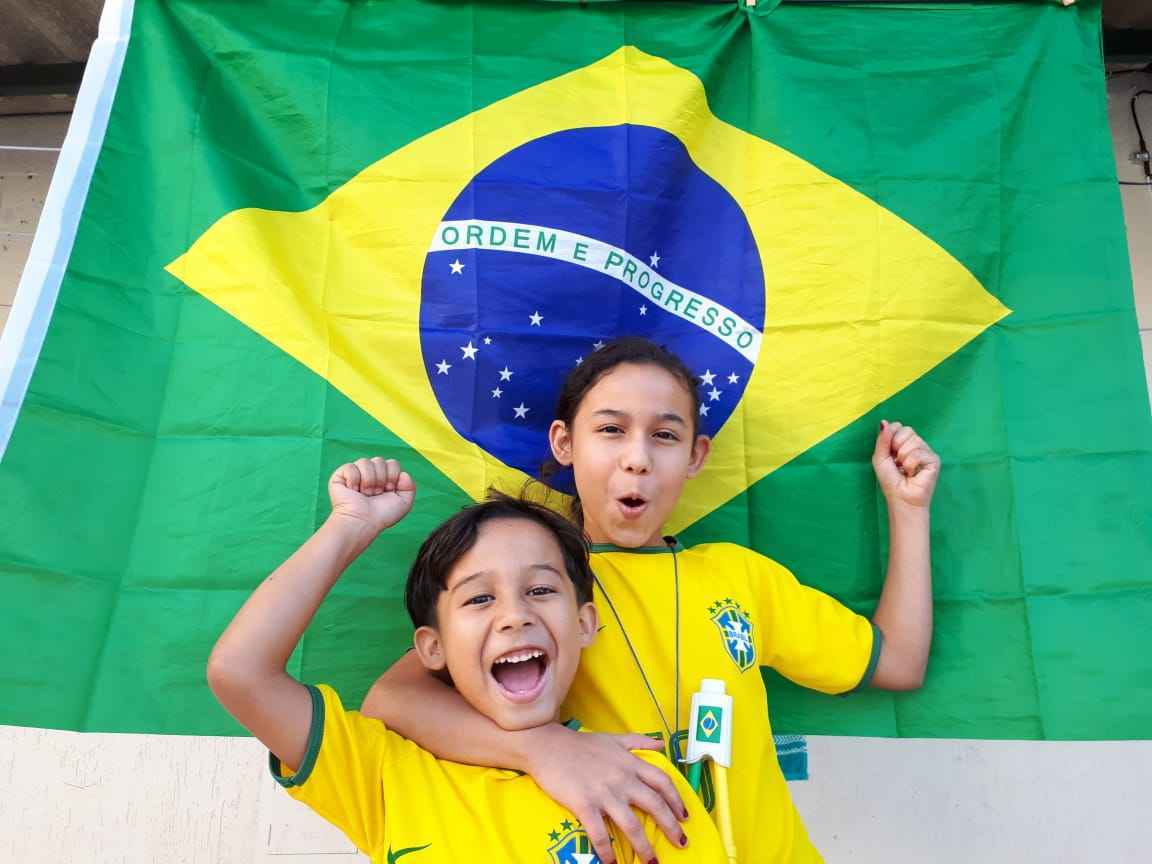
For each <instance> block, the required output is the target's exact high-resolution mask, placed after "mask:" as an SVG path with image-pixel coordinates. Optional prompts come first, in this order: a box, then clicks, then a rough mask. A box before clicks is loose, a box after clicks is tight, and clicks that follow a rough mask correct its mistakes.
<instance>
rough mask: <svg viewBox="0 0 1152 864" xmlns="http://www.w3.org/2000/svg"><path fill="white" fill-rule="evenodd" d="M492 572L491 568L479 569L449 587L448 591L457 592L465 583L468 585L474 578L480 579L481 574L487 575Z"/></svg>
mask: <svg viewBox="0 0 1152 864" xmlns="http://www.w3.org/2000/svg"><path fill="white" fill-rule="evenodd" d="M490 572H491V571H490V570H477V571H476V572H475V573H473V574H472V575H471V576H465V577H464V578H463V579H461V580H460V581H459V582H457V583H456V584H455V585H453V586H452V587H451V588H449V589H448V593H449V594H452V593H455V592H456V591H457V590H458V589H460V588H463V587H464V586H465V585H467V584H468V583H469V582H471V581H472V580H473V579H479V578H480V577H481V576H487V575H488V574H489V573H490Z"/></svg>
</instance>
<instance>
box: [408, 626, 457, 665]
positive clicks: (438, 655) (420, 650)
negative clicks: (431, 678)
mask: <svg viewBox="0 0 1152 864" xmlns="http://www.w3.org/2000/svg"><path fill="white" fill-rule="evenodd" d="M412 644H413V645H415V646H416V656H418V657H419V658H420V662H421V663H423V664H424V668H425V669H427V670H429V671H430V672H443V671H444V669H445V667H446V666H447V665H448V661H447V660H446V659H445V658H444V643H443V642H441V641H440V632H439V631H438V630H437V629H436V628H435V627H429V626H427V625H425V626H423V627H417V628H416V633H415V634H413V636H412Z"/></svg>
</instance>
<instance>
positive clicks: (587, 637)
mask: <svg viewBox="0 0 1152 864" xmlns="http://www.w3.org/2000/svg"><path fill="white" fill-rule="evenodd" d="M576 615H577V625H578V628H579V631H580V647H581V648H587V647H588V646H589V645H591V644H592V640H593V639H595V638H596V633H597V631H598V630H599V629H600V612H599V610H597V609H596V604H595V603H592V602H588V603H583V604H581V606H580V610H579V611H578V612H577V613H576Z"/></svg>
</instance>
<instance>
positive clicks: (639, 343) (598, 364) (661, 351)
mask: <svg viewBox="0 0 1152 864" xmlns="http://www.w3.org/2000/svg"><path fill="white" fill-rule="evenodd" d="M623 363H634V364H636V365H638V366H657V367H659V368H660V369H663V370H664V371H665V372H668V373H669V374H671V375H672V377H674V378H676V379H678V380H679V381H680V383H681V384H683V385H684V389H685V390H687V391H688V396H689V398H691V400H692V417H691V421H690V422H691V423H692V437H693V438H695V437H696V436H697V435H698V434H699V432H700V393H699V391H698V390H697V389H696V387H697V384H698V382H697V379H696V376H695V375H693V374H692V372H691V370H690V369H689V368H688V367H687V365H685V363H684V361H683V360H681V359H680V358H679V357H677V356H676V355H675V354H673V353H672V352H671V351H669V350H668V349H667V348H665V347H664V346H663V345H657V344H656V343H655V342H653V341H652V340H651V339H645V338H644V337H642V336H621V337H620V338H618V339H613V340H612V341H611V342H607V343H605V344H604V346H603V347H602V348H600V349H599V350H596V351H593V352H592V353H591V354H589V355H588V356H587V357H585V358H584V359H583V361H582V362H581V363H580V365H579V366H576V367H575V368H573V369H572V370H571V371H570V372H569V373H568V376H567V377H566V378H565V379H564V386H563V387H561V388H560V398H559V399H557V400H556V413H555V414H553V417H555V418H556V419H557V420H562V421H563V422H564V425H565V426H567V427H568V428H569V429H571V428H572V421H573V420H574V419H575V418H576V412H577V411H579V410H580V403H581V402H583V401H584V396H585V394H586V393H587V392H588V391H589V390H591V389H592V388H593V387H595V386H596V383H597V382H598V381H599V380H600V379H601V378H603V377H604V376H605V375H607V374H608V373H609V372H611V371H612V370H613V369H615V368H616V367H617V366H620V365H621V364H623ZM561 470H563V466H561V465H560V463H558V462H557V461H556V460H555V459H554V458H553V457H551V456H550V457H548V459H547V461H546V462H545V463H544V465H543V467H542V468H541V469H540V479H541V480H543V481H545V482H547V481H548V480H550V479H551V478H553V477H554V476H555V475H556V474H558V473H559V472H560V471H561ZM572 518H573V519H575V520H576V523H577V524H578V525H583V524H584V513H583V511H582V510H581V508H580V497H579V495H577V494H575V493H574V494H573V497H572Z"/></svg>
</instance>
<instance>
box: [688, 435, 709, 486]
mask: <svg viewBox="0 0 1152 864" xmlns="http://www.w3.org/2000/svg"><path fill="white" fill-rule="evenodd" d="M711 452H712V439H711V438H709V437H708V436H707V435H697V436H696V440H695V441H693V442H692V461H690V462H689V463H688V476H689V477H695V476H696V475H697V474H699V473H700V469H701V468H703V467H704V463H705V462H706V461H707V459H708V454H709V453H711Z"/></svg>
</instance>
